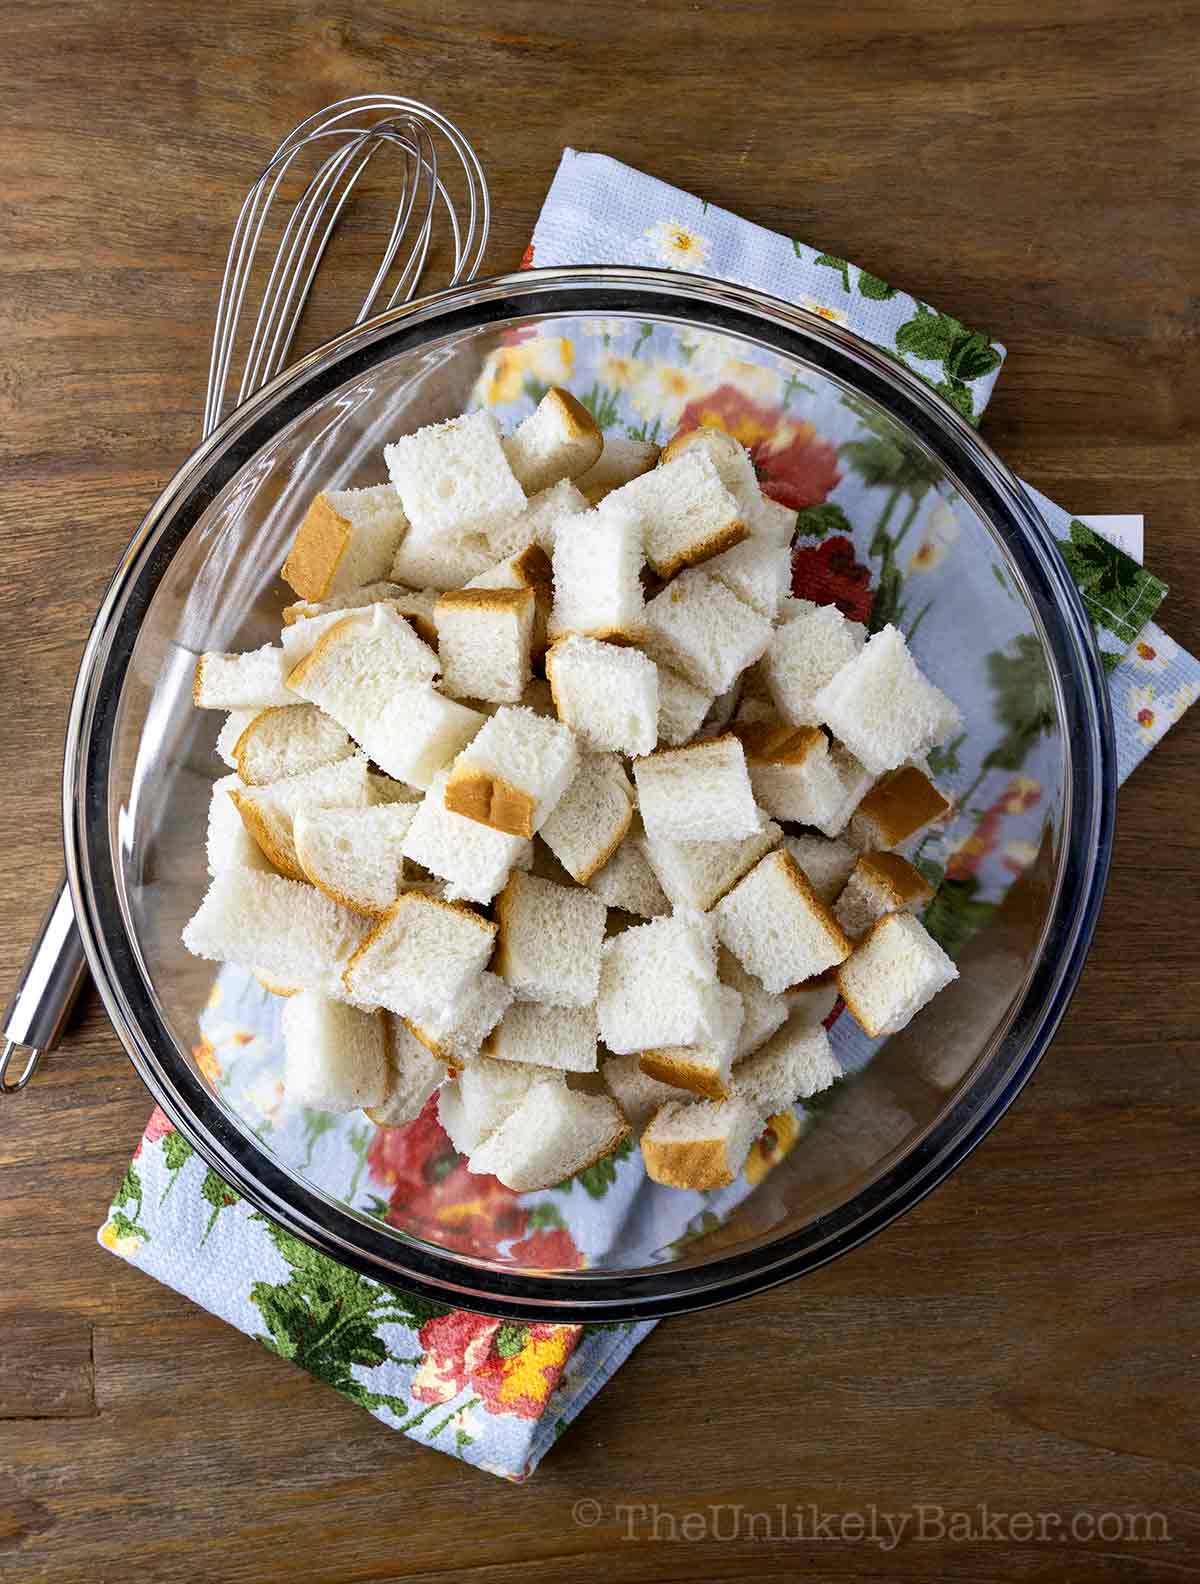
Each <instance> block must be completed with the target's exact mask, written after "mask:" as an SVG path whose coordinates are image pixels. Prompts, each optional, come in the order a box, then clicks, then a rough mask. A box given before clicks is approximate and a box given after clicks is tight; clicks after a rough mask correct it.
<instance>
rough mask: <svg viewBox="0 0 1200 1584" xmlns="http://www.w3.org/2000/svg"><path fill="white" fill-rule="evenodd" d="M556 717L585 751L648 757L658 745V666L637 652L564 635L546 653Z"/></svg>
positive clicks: (573, 635) (596, 639) (592, 639)
mask: <svg viewBox="0 0 1200 1584" xmlns="http://www.w3.org/2000/svg"><path fill="white" fill-rule="evenodd" d="M546 677H547V679H548V681H549V683H550V689H551V692H552V694H553V696H554V707H555V709H556V710H557V711H558V718H559V720H561V721H564V722H565V723H566V724H567V725H568V726H570V727H571V729H572V730H573V731H575V732H577V733H578V734H579V737H580V739H581V741H582V743H583V745H584V746H585V747H586V748H589V749H591V750H592V751H593V752H597V753H602V752H604V751H606V750H610V751H613V752H618V753H626V754H648V753H651V752H652V751H653V749H654V746H655V744H656V742H657V741H658V667H657V666H656V665H655V664H654V661H653V660H648V659H647V658H646V656H645V655H644V654H642V653H641V652H640V650H637V649H630V648H625V647H624V646H622V645H619V644H611V643H604V642H602V641H601V640H600V639H598V638H583V637H580V636H579V635H578V634H574V633H573V634H570V635H569V636H568V637H566V638H561V639H560V640H559V641H558V642H557V643H556V644H554V645H553V646H552V648H551V649H550V650H549V652H548V653H547V655H546Z"/></svg>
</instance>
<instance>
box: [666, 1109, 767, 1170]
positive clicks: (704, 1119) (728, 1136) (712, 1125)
mask: <svg viewBox="0 0 1200 1584" xmlns="http://www.w3.org/2000/svg"><path fill="white" fill-rule="evenodd" d="M762 1130H763V1119H762V1117H761V1116H760V1115H759V1114H758V1112H757V1111H756V1110H753V1109H752V1108H751V1107H750V1106H748V1105H746V1104H745V1103H744V1102H743V1101H741V1100H700V1101H697V1102H696V1103H694V1104H688V1103H687V1102H680V1101H672V1102H671V1103H670V1104H668V1105H665V1106H663V1108H662V1109H661V1111H659V1112H658V1113H657V1114H656V1115H655V1116H654V1118H653V1119H652V1120H651V1123H650V1126H649V1127H648V1128H646V1130H645V1131H644V1132H643V1134H642V1160H643V1161H644V1163H645V1166H646V1175H647V1176H648V1177H649V1178H650V1179H651V1181H652V1182H657V1183H663V1184H664V1185H665V1186H666V1187H668V1188H696V1189H706V1188H728V1187H729V1185H730V1184H731V1183H732V1182H735V1181H736V1180H737V1177H738V1175H739V1173H740V1172H741V1169H742V1167H743V1166H744V1165H745V1164H746V1158H747V1156H748V1155H749V1154H750V1146H751V1145H752V1144H753V1143H754V1141H755V1139H756V1138H757V1137H758V1135H759V1134H760V1133H761V1132H762Z"/></svg>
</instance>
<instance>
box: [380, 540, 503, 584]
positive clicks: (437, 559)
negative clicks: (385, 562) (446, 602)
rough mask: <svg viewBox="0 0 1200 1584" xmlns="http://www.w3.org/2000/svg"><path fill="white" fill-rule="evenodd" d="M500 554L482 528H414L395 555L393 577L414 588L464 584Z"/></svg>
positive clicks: (398, 581) (488, 565) (485, 569)
mask: <svg viewBox="0 0 1200 1584" xmlns="http://www.w3.org/2000/svg"><path fill="white" fill-rule="evenodd" d="M495 559H496V556H495V552H494V551H493V549H492V544H491V540H490V539H489V537H488V535H487V534H485V533H482V532H470V531H468V532H466V533H459V534H446V533H442V532H441V531H440V530H438V529H425V530H423V531H418V530H417V529H416V528H410V529H409V531H408V532H407V533H406V534H405V536H404V538H403V539H401V541H400V543H399V545H398V546H397V547H396V554H395V555H394V556H393V557H392V581H393V582H394V583H400V584H403V586H404V587H405V588H406V589H409V590H410V591H417V590H421V589H436V590H438V591H439V592H445V591H446V590H447V589H457V588H462V586H463V584H464V583H468V582H469V581H470V580H471V578H473V577H478V576H479V574H480V573H481V572H486V571H487V569H488V567H490V566H491V565H492V564H493V563H494V562H495Z"/></svg>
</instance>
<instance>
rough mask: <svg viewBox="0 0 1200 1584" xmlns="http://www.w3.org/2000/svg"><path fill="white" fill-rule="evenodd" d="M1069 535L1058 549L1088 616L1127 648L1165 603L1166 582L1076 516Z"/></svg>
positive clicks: (1060, 542) (1061, 541) (1060, 543)
mask: <svg viewBox="0 0 1200 1584" xmlns="http://www.w3.org/2000/svg"><path fill="white" fill-rule="evenodd" d="M1069 532H1070V538H1069V539H1060V540H1059V541H1058V548H1059V550H1060V551H1061V552H1062V558H1063V560H1064V561H1065V562H1066V563H1067V570H1068V571H1069V572H1070V574H1071V576H1072V577H1073V578H1074V579H1075V582H1076V583H1077V584H1078V585H1079V592H1080V593H1081V594H1082V595H1083V603H1084V604H1085V605H1086V606H1087V610H1088V615H1089V616H1091V617H1092V619H1093V620H1094V621H1096V622H1098V623H1099V624H1100V626H1102V627H1107V628H1109V629H1110V631H1111V632H1112V633H1113V634H1115V636H1116V637H1117V638H1119V639H1120V640H1121V642H1122V643H1124V644H1125V645H1126V646H1128V645H1129V644H1131V643H1132V642H1133V641H1134V639H1135V638H1136V637H1137V635H1138V633H1139V632H1140V631H1141V630H1142V628H1143V627H1144V626H1145V625H1146V623H1147V622H1148V621H1149V620H1150V618H1151V616H1153V614H1154V612H1155V611H1156V610H1157V609H1158V606H1159V605H1160V604H1161V603H1162V600H1163V598H1164V597H1165V595H1166V592H1167V586H1166V584H1165V583H1163V582H1162V580H1161V579H1160V578H1156V577H1155V576H1154V574H1153V573H1152V572H1147V571H1146V569H1145V568H1144V567H1140V566H1138V564H1137V562H1136V561H1135V560H1134V559H1133V557H1132V556H1128V555H1126V554H1125V552H1124V550H1118V548H1117V547H1116V545H1114V544H1110V543H1109V541H1108V540H1107V539H1105V538H1102V537H1101V535H1100V534H1098V533H1094V532H1093V531H1092V529H1090V528H1089V527H1088V526H1087V524H1086V523H1081V522H1080V521H1079V519H1078V518H1077V517H1075V518H1072V519H1071V525H1070V530H1069Z"/></svg>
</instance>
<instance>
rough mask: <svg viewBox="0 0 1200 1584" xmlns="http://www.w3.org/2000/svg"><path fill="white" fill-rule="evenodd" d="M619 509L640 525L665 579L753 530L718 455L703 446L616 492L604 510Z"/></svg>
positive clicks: (649, 554)
mask: <svg viewBox="0 0 1200 1584" xmlns="http://www.w3.org/2000/svg"><path fill="white" fill-rule="evenodd" d="M618 507H619V508H620V510H621V511H622V512H623V513H625V514H627V515H632V516H633V517H634V518H635V519H636V520H637V522H638V523H639V524H640V526H641V531H642V538H643V543H644V544H645V547H646V560H647V561H648V562H649V563H650V565H651V566H652V567H653V568H654V570H655V572H657V573H658V575H659V577H663V578H671V577H674V576H675V574H676V573H677V572H680V571H682V570H683V568H684V567H685V566H698V565H699V564H700V562H702V561H708V560H710V559H711V558H712V557H713V556H715V555H720V554H721V552H722V551H723V550H728V549H730V548H731V547H732V546H733V545H735V544H740V543H741V541H742V540H743V539H745V538H746V537H747V535H748V534H749V532H750V528H749V525H748V523H747V522H746V520H745V518H744V516H743V515H742V513H741V511H740V509H739V507H738V503H737V501H736V500H735V499H734V498H733V496H732V495H731V494H730V493H729V491H728V490H727V489H726V488H725V486H724V484H722V482H721V475H720V474H719V473H718V472H717V469H716V467H715V466H714V464H713V461H712V458H711V457H710V456H709V455H708V454H707V453H706V452H705V451H703V450H701V449H698V448H696V449H692V450H688V451H687V452H685V453H683V454H681V455H679V456H677V457H675V458H673V459H672V460H670V461H667V462H662V461H660V463H659V465H658V467H656V468H654V469H652V470H651V471H650V472H649V473H643V474H642V476H641V477H640V478H636V479H634V480H632V482H631V483H629V484H623V485H621V487H620V488H619V489H616V490H613V492H612V493H611V494H610V495H608V496H606V498H605V500H604V502H603V506H602V510H603V512H606V513H607V512H610V511H615V510H616V509H618Z"/></svg>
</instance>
